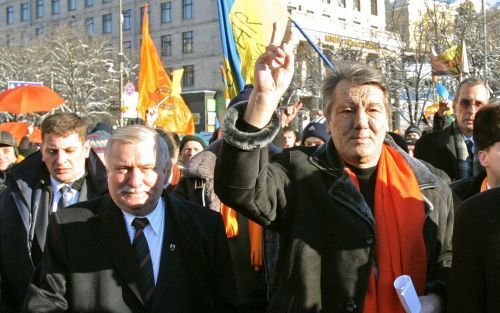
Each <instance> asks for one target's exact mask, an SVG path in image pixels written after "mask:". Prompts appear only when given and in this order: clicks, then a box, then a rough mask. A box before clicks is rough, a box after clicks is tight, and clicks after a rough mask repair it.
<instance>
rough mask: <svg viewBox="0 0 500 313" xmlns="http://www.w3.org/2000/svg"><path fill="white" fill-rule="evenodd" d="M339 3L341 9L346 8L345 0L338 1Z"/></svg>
mask: <svg viewBox="0 0 500 313" xmlns="http://www.w3.org/2000/svg"><path fill="white" fill-rule="evenodd" d="M338 1H339V7H341V8H345V7H346V4H345V0H338Z"/></svg>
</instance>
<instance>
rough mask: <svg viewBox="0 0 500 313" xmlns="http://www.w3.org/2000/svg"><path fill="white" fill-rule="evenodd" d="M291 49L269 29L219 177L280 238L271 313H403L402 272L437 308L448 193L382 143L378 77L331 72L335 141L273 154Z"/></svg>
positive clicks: (383, 113)
mask: <svg viewBox="0 0 500 313" xmlns="http://www.w3.org/2000/svg"><path fill="white" fill-rule="evenodd" d="M275 30H276V29H275ZM293 49H294V47H293V44H292V41H291V40H285V41H284V42H282V43H281V44H279V43H278V42H277V41H276V40H275V31H273V35H272V39H271V44H270V45H269V46H268V47H267V48H266V50H265V52H264V54H263V55H261V56H260V57H259V58H258V59H257V61H256V65H255V75H254V77H255V88H254V91H253V92H252V94H251V96H250V99H249V101H248V103H240V104H237V105H235V106H234V107H233V108H231V109H229V110H228V111H227V112H226V116H225V119H224V121H223V123H222V130H223V137H222V139H223V143H222V146H221V148H220V150H219V154H218V156H217V161H216V170H215V191H216V193H217V195H218V196H219V198H220V199H221V201H223V203H225V204H227V205H229V206H231V207H232V208H234V209H235V210H237V211H239V212H241V213H243V214H244V215H245V216H248V217H249V218H251V219H253V220H255V221H257V222H258V223H259V224H261V225H263V226H265V227H268V228H270V229H275V230H277V231H278V232H279V233H280V253H279V256H278V268H277V271H276V273H277V275H278V276H277V283H276V284H277V285H276V289H275V291H274V292H273V295H272V297H271V299H270V304H269V307H268V312H329V313H331V312H404V311H403V307H402V305H401V303H400V301H399V299H398V297H397V295H396V293H395V292H394V287H393V281H394V279H395V278H396V277H398V276H399V275H401V274H407V275H410V276H411V277H412V279H413V283H414V285H415V286H416V290H417V293H418V295H419V296H420V297H419V299H420V302H421V304H422V312H440V311H441V308H442V307H441V304H442V303H441V302H442V299H443V295H444V293H445V289H446V287H445V286H446V281H447V274H448V273H449V268H450V266H451V235H452V225H453V216H454V215H453V214H454V213H453V204H452V203H453V200H452V194H451V190H450V189H449V187H448V186H447V185H446V184H445V183H444V182H443V181H442V180H441V179H440V178H439V177H438V176H436V175H435V174H434V173H432V172H431V171H430V169H429V168H428V167H427V166H426V165H425V164H423V163H421V162H420V161H418V160H416V159H414V158H411V157H410V156H408V155H407V154H406V153H405V152H403V151H402V150H400V149H399V148H398V147H397V146H396V145H395V144H394V142H393V141H392V140H391V138H390V137H388V136H386V132H387V129H388V125H389V120H390V119H389V117H390V104H389V101H388V95H389V90H388V86H387V84H386V82H385V79H384V77H383V75H382V73H381V72H380V71H379V70H376V69H374V68H371V67H368V66H366V65H361V64H346V63H338V64H336V65H335V69H334V70H332V71H331V72H329V73H328V74H327V77H326V78H325V79H324V81H323V84H322V103H323V105H324V112H325V117H326V118H327V121H328V125H329V127H330V133H331V135H332V137H331V139H329V140H328V142H327V143H326V144H322V145H320V146H316V147H298V148H295V149H285V150H284V151H283V152H282V153H281V154H278V155H276V156H274V157H273V158H272V160H271V161H270V160H269V158H268V157H267V145H268V143H269V142H270V141H271V140H272V137H273V136H274V135H275V134H276V133H277V132H278V128H279V118H278V116H277V115H276V114H275V108H276V106H277V104H278V102H279V99H280V97H281V96H282V94H283V93H284V92H285V90H286V89H287V88H288V86H289V84H290V81H291V79H292V76H293V68H294V55H293Z"/></svg>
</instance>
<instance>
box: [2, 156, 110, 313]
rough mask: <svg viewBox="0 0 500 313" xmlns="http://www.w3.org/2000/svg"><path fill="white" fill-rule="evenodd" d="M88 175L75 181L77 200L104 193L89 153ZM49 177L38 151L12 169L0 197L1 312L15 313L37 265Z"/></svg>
mask: <svg viewBox="0 0 500 313" xmlns="http://www.w3.org/2000/svg"><path fill="white" fill-rule="evenodd" d="M85 166H86V171H87V175H86V177H85V179H84V180H83V181H79V182H75V185H74V186H75V187H76V185H79V187H76V188H78V189H79V190H80V196H79V201H87V200H88V199H93V198H96V197H98V196H102V195H104V194H106V193H107V190H108V188H107V183H106V169H105V167H104V165H103V164H102V163H101V161H100V160H99V158H98V157H97V155H96V154H95V153H93V152H91V154H90V157H89V158H88V159H87V160H86V164H85ZM51 203H52V188H51V185H50V176H49V172H48V170H47V167H46V166H45V163H43V161H42V156H41V154H40V152H35V153H32V154H31V155H29V156H28V157H27V158H26V159H25V160H23V161H22V162H21V163H19V164H17V165H16V166H15V167H14V168H12V170H11V172H10V175H9V176H8V178H7V189H5V191H4V192H3V193H2V195H1V197H0V280H1V288H0V289H1V304H0V312H2V313H18V312H19V310H20V309H21V305H22V303H23V299H24V297H25V294H26V288H27V287H28V284H29V281H30V276H31V274H32V273H33V271H34V269H35V266H36V265H37V264H38V263H39V262H40V260H41V258H42V253H43V247H44V245H45V239H46V231H47V225H48V222H49V215H50V212H51Z"/></svg>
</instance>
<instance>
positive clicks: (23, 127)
mask: <svg viewBox="0 0 500 313" xmlns="http://www.w3.org/2000/svg"><path fill="white" fill-rule="evenodd" d="M29 127H30V124H28V123H25V122H7V123H2V124H0V130H3V131H6V132H8V133H10V134H11V135H12V137H14V138H15V139H16V141H17V143H18V144H19V142H20V141H21V139H23V137H24V136H26V135H28V133H29ZM28 140H29V141H30V142H33V143H42V131H41V130H40V128H38V127H35V128H34V130H33V132H32V133H31V134H30V135H29V136H28Z"/></svg>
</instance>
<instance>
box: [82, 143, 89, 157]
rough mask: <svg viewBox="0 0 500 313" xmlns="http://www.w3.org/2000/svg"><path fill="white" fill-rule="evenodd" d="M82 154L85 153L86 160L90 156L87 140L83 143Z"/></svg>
mask: <svg viewBox="0 0 500 313" xmlns="http://www.w3.org/2000/svg"><path fill="white" fill-rule="evenodd" d="M83 153H85V158H88V157H89V155H90V141H88V140H86V141H85V142H84V143H83Z"/></svg>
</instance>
